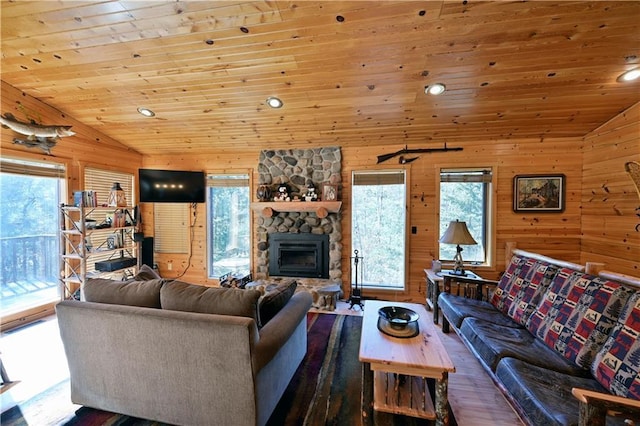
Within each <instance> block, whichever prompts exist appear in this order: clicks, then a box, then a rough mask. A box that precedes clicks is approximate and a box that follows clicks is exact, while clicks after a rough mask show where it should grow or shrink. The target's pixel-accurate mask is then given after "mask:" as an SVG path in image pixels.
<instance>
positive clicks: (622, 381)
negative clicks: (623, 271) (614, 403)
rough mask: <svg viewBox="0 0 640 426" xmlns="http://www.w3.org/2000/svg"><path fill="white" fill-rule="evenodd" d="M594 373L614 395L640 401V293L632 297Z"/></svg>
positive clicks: (598, 358)
mask: <svg viewBox="0 0 640 426" xmlns="http://www.w3.org/2000/svg"><path fill="white" fill-rule="evenodd" d="M591 372H592V373H593V376H594V377H595V378H596V380H598V382H600V384H601V385H602V386H604V387H605V388H607V389H608V390H609V392H611V393H612V394H614V395H618V396H623V397H627V398H633V399H638V400H640V377H639V374H640V292H636V293H634V294H633V296H631V297H630V298H629V301H628V302H627V304H626V305H625V307H624V309H623V310H622V314H621V315H620V318H619V319H618V322H617V324H616V326H615V328H614V329H613V332H612V333H611V336H609V339H607V342H606V343H605V345H604V347H603V348H602V350H601V351H600V352H598V354H597V355H596V357H595V361H594V363H593V367H592V369H591Z"/></svg>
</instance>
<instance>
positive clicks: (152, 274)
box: [133, 265, 162, 281]
mask: <svg viewBox="0 0 640 426" xmlns="http://www.w3.org/2000/svg"><path fill="white" fill-rule="evenodd" d="M158 278H162V277H161V276H160V274H158V271H156V270H155V269H153V268H151V267H149V265H142V267H140V269H139V270H138V273H137V274H136V275H135V276H134V277H133V279H134V280H136V281H144V280H155V279H158Z"/></svg>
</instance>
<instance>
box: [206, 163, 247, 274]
mask: <svg viewBox="0 0 640 426" xmlns="http://www.w3.org/2000/svg"><path fill="white" fill-rule="evenodd" d="M249 184H250V182H249V175H248V174H237V175H222V174H220V175H208V176H207V219H208V223H209V226H208V234H209V238H208V239H209V243H208V248H209V278H220V277H221V276H222V275H224V274H227V273H231V274H234V275H247V274H249V273H250V271H251V210H250V203H251V197H250V195H249Z"/></svg>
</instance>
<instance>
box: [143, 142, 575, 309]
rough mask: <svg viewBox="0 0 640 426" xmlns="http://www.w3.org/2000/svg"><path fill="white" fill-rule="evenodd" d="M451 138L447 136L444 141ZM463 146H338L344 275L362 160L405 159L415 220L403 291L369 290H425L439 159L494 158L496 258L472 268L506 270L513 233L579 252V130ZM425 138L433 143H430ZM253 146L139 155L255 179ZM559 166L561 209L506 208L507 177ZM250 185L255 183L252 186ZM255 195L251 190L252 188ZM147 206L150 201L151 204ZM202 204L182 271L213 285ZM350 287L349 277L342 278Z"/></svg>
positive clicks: (159, 163) (562, 251) (453, 162)
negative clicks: (355, 177) (419, 150)
mask: <svg viewBox="0 0 640 426" xmlns="http://www.w3.org/2000/svg"><path fill="white" fill-rule="evenodd" d="M450 145H451V146H453V144H450ZM455 145H456V146H457V145H460V146H463V147H464V150H463V151H462V152H449V153H433V154H423V155H421V157H420V159H419V160H416V161H415V162H413V163H411V164H409V165H405V166H400V165H398V164H397V163H396V162H394V161H393V160H391V161H389V162H388V163H389V164H388V165H387V164H386V163H383V164H382V165H380V166H376V165H375V163H376V160H377V156H378V155H380V154H384V153H387V152H392V151H396V150H399V149H401V148H403V147H404V145H401V144H398V145H390V146H388V147H387V148H384V149H362V148H349V147H344V146H343V147H342V157H343V164H342V181H343V185H342V188H341V189H340V197H341V200H342V201H343V208H342V215H343V221H342V227H343V228H342V234H343V245H344V250H343V261H342V263H343V275H344V276H348V271H349V268H350V265H349V256H350V246H351V233H350V227H351V220H350V211H351V205H350V197H351V187H350V181H351V172H352V171H353V170H361V169H368V168H376V167H378V168H396V169H397V168H398V167H407V169H408V170H409V173H410V226H415V227H416V231H417V232H416V234H410V235H409V239H408V247H409V253H410V255H409V291H408V292H407V293H404V294H400V293H399V294H389V293H386V294H367V295H372V296H378V297H385V298H389V299H397V300H414V301H420V300H423V298H424V293H425V283H424V272H423V269H424V268H428V267H430V265H431V261H432V259H433V258H434V256H435V255H436V253H437V245H436V244H437V239H438V238H439V235H438V230H437V229H438V209H437V202H438V200H437V194H436V187H437V186H436V185H437V180H438V179H439V170H440V168H441V167H452V166H492V167H493V168H494V173H495V176H496V177H495V182H497V185H495V187H494V196H495V197H496V202H495V205H496V207H497V211H496V214H495V216H496V235H497V237H496V238H495V252H494V253H493V254H494V266H493V267H491V268H485V269H478V270H477V271H478V272H479V273H480V274H481V275H483V276H485V277H487V278H496V277H497V276H498V274H499V273H500V272H501V271H503V270H504V267H505V265H504V263H505V261H504V257H505V249H504V247H505V243H506V242H509V241H516V242H517V243H518V247H520V248H523V249H526V250H531V251H536V252H539V253H542V254H545V255H548V256H554V257H558V258H561V259H565V260H569V261H579V260H580V232H581V227H580V212H581V209H580V203H581V191H582V183H581V174H582V155H581V151H582V140H581V139H578V138H563V139H555V140H552V139H547V140H540V139H535V140H517V141H514V140H494V141H478V142H474V143H464V144H455ZM429 146H433V143H430V144H429ZM258 155H259V151H258V150H246V151H234V152H221V153H219V154H217V155H215V156H211V157H203V156H195V155H184V156H180V157H176V156H166V157H162V156H157V157H145V159H144V166H145V167H157V168H173V169H180V168H186V169H191V170H206V171H209V172H211V171H229V172H237V171H247V170H251V171H252V173H253V177H254V182H257V175H256V173H255V168H256V167H257V162H258ZM531 173H563V174H565V175H566V177H567V180H566V184H567V192H566V197H567V204H566V208H565V211H564V212H563V213H555V214H550V213H546V214H530V213H528V214H522V213H514V212H513V209H512V197H513V188H512V187H513V177H514V175H516V174H531ZM255 186H256V185H255V184H254V190H255ZM254 192H255V191H254ZM254 197H255V196H254ZM149 207H151V206H149ZM143 212H144V213H143V214H144V216H143V218H144V224H145V233H152V231H153V227H152V224H153V222H152V221H153V212H152V210H151V208H143ZM205 215H206V209H205V207H204V205H199V206H198V216H197V217H198V219H197V222H196V229H195V234H194V235H195V239H194V244H193V247H194V253H193V256H192V265H191V267H190V268H189V270H188V271H187V273H186V274H185V276H184V277H183V279H184V280H185V281H192V282H197V283H201V284H207V285H213V284H215V281H214V280H207V278H206V275H207V271H206V228H205V223H204V221H205ZM187 258H188V256H187V255H179V256H178V255H157V256H156V261H157V262H158V264H159V267H160V271H161V273H163V274H166V275H171V274H174V275H175V274H178V273H180V272H181V271H182V270H183V268H184V266H186V262H187ZM169 260H171V262H172V263H173V265H174V266H173V271H172V272H171V271H167V270H166V264H167V262H168V261H169ZM346 287H348V283H347V284H346Z"/></svg>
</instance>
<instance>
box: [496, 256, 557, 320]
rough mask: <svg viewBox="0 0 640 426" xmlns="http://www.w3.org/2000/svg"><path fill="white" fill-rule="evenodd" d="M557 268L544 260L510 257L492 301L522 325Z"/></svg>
mask: <svg viewBox="0 0 640 426" xmlns="http://www.w3.org/2000/svg"><path fill="white" fill-rule="evenodd" d="M557 271H558V269H557V268H556V267H555V266H553V265H550V264H548V263H546V262H542V261H537V260H534V259H530V258H527V257H520V256H513V258H512V259H511V263H510V264H509V267H508V268H507V270H506V271H505V273H504V274H503V275H502V277H501V278H500V282H499V283H498V286H497V287H496V290H495V291H494V293H493V296H492V298H491V303H492V304H493V305H494V306H496V307H497V308H498V309H499V310H500V311H502V312H503V313H504V314H506V315H508V316H509V317H511V318H513V320H514V321H515V322H517V323H518V324H520V325H523V326H524V325H525V324H526V322H527V320H528V319H529V317H530V316H531V314H532V312H533V310H534V309H535V308H536V306H537V305H538V303H539V302H540V299H541V298H542V295H543V294H544V293H545V292H546V290H547V288H548V287H549V284H550V283H551V280H552V279H553V277H554V276H555V275H556V273H557Z"/></svg>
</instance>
